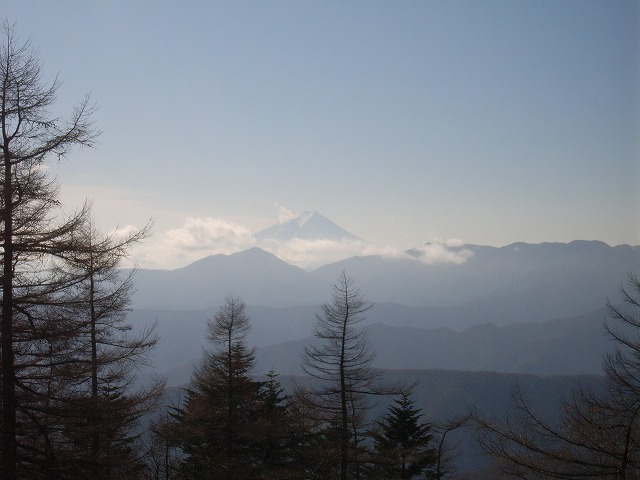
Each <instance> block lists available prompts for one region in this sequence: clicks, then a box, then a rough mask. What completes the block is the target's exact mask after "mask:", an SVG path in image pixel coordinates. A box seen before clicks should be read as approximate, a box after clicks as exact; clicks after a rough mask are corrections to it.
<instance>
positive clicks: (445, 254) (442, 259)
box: [412, 239, 473, 265]
mask: <svg viewBox="0 0 640 480" xmlns="http://www.w3.org/2000/svg"><path fill="white" fill-rule="evenodd" d="M463 247H464V243H463V242H462V241H461V240H458V239H451V240H446V241H444V242H431V243H426V244H424V245H421V246H419V247H416V248H413V249H412V254H413V255H412V256H414V257H415V258H417V259H418V260H419V261H421V262H422V263H426V264H428V265H431V264H437V263H454V264H458V265H460V264H463V263H465V262H466V261H467V260H469V259H470V258H471V257H473V252H472V251H471V250H469V249H467V248H463Z"/></svg>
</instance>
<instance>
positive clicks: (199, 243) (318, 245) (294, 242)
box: [122, 208, 473, 270]
mask: <svg viewBox="0 0 640 480" xmlns="http://www.w3.org/2000/svg"><path fill="white" fill-rule="evenodd" d="M290 214H291V212H289V211H288V210H286V209H284V208H281V209H280V220H281V221H283V219H286V218H288V217H289V215H290ZM285 221H286V220H285ZM122 230H123V232H122V233H125V232H126V233H131V232H133V231H134V230H135V227H133V226H131V225H127V226H126V227H124V228H123V229H122ZM254 246H258V247H260V248H262V249H263V250H265V251H267V252H270V253H272V254H274V255H276V256H277V257H278V258H280V259H282V260H284V261H285V262H287V263H290V264H292V265H296V266H298V267H300V268H304V269H307V270H312V269H314V268H317V267H320V266H322V265H326V264H328V263H332V262H338V261H340V260H344V259H346V258H349V257H353V256H367V255H380V256H385V257H389V258H406V259H412V260H414V261H419V262H422V263H425V264H440V263H452V264H462V263H465V262H466V261H467V260H468V259H469V258H471V257H472V256H473V252H471V251H470V250H469V249H466V248H464V244H463V242H462V241H460V240H457V239H452V240H446V241H438V242H432V243H427V244H425V245H422V246H420V247H416V248H414V249H412V250H411V253H410V254H408V253H407V252H405V251H403V250H400V249H397V248H393V247H384V246H380V245H375V244H372V243H369V242H366V241H364V240H359V239H358V240H353V239H342V240H329V239H318V240H304V239H300V238H293V239H290V240H286V241H281V240H275V239H270V240H265V241H263V242H260V243H257V242H256V239H255V238H254V236H253V234H252V233H251V232H250V230H249V229H248V228H246V227H244V226H243V225H239V224H236V223H233V222H229V221H227V220H225V219H222V218H212V217H204V218H197V217H189V218H187V219H185V221H184V223H183V224H182V226H180V227H179V228H174V229H170V230H166V231H164V232H154V234H153V236H152V237H151V238H149V239H146V240H145V241H143V242H142V244H140V245H137V246H135V247H134V249H133V250H132V259H133V261H135V262H136V263H137V264H138V265H139V266H140V267H143V268H169V269H171V268H179V267H184V266H186V265H188V264H190V263H193V262H195V261H197V260H200V259H201V258H204V257H206V256H209V255H216V254H224V255H229V254H232V253H236V252H240V251H242V250H246V249H247V248H251V247H254Z"/></svg>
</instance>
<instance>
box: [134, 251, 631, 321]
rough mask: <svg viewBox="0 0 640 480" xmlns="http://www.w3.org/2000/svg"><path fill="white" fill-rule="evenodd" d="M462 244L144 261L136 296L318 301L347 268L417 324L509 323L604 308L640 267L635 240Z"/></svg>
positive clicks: (167, 300)
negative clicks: (449, 248)
mask: <svg viewBox="0 0 640 480" xmlns="http://www.w3.org/2000/svg"><path fill="white" fill-rule="evenodd" d="M460 248H464V249H466V250H468V251H470V252H471V253H472V255H471V256H470V257H469V258H468V260H466V261H465V262H464V263H436V264H430V263H423V262H422V261H420V258H415V257H411V256H409V255H406V256H403V257H384V256H365V257H352V258H349V259H346V260H343V261H340V262H335V263H332V264H329V265H325V266H323V267H320V268H317V269H316V270H313V271H305V270H302V269H301V268H298V267H295V266H293V265H290V264H288V263H286V262H284V261H282V260H280V259H279V258H277V257H276V256H275V255H273V254H270V253H268V252H265V251H263V250H261V249H259V248H252V249H249V250H245V251H243V252H239V253H235V254H231V255H213V256H210V257H206V258H203V259H202V260H199V261H197V262H195V263H193V264H191V265H188V266H187V267H184V268H180V269H176V270H144V269H143V270H140V271H139V272H138V274H137V276H136V288H137V293H136V295H135V297H134V299H133V306H134V308H155V309H173V310H182V309H196V310H201V309H206V308H215V307H217V306H218V305H220V304H221V302H222V301H223V299H224V297H225V296H227V295H229V294H233V295H237V296H240V297H242V298H243V299H244V301H245V303H246V304H248V305H255V306H267V307H289V306H294V305H307V306H308V305H318V304H320V303H322V302H324V301H326V300H327V299H328V298H329V293H330V285H331V284H332V283H333V281H334V280H335V279H336V277H337V275H338V274H339V273H340V272H341V271H345V272H346V273H347V274H348V275H349V276H351V277H352V278H353V279H354V281H355V282H356V285H357V286H358V287H359V288H360V289H361V290H362V292H363V293H364V295H365V297H366V298H367V299H368V300H370V301H372V302H375V303H397V304H401V305H404V306H406V307H407V308H409V309H410V308H418V307H419V309H418V311H416V312H414V313H415V314H416V315H418V316H419V318H418V317H416V322H415V323H416V324H415V325H414V326H430V327H433V326H448V327H451V328H462V327H465V326H469V325H474V324H479V323H486V322H493V323H495V324H497V325H507V324H510V323H516V322H529V321H543V320H547V319H552V318H563V317H569V316H575V315H580V314H583V313H587V312H590V311H593V310H596V309H599V308H601V307H602V306H604V305H605V304H606V301H607V299H612V300H613V301H615V300H616V299H617V297H618V291H619V287H620V285H621V283H622V282H624V280H625V279H626V277H627V275H628V274H629V273H630V272H639V271H640V247H637V246H629V245H619V246H616V247H610V246H608V245H607V244H605V243H602V242H596V241H575V242H571V243H567V244H563V243H543V244H525V243H516V244H512V245H508V246H506V247H501V248H496V247H486V246H477V245H464V246H463V247H460ZM383 323H388V321H384V322H383Z"/></svg>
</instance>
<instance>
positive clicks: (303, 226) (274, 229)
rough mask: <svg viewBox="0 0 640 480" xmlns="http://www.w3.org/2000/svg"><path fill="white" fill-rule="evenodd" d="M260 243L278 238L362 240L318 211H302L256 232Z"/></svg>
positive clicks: (281, 240)
mask: <svg viewBox="0 0 640 480" xmlns="http://www.w3.org/2000/svg"><path fill="white" fill-rule="evenodd" d="M255 238H256V240H257V242H258V244H259V243H261V242H265V241H269V240H277V241H280V242H286V241H289V240H293V239H301V240H336V241H337V240H354V241H355V240H360V239H359V238H358V237H356V236H355V235H353V234H351V233H349V232H347V231H346V230H344V229H343V228H341V227H339V226H338V225H336V224H335V223H334V222H332V221H331V220H329V219H328V218H327V217H325V216H323V215H321V214H319V213H318V212H314V211H309V212H302V213H300V214H299V215H297V216H296V217H294V218H292V219H290V220H287V221H286V222H283V223H279V224H276V225H272V226H271V227H268V228H265V229H264V230H261V231H260V232H258V233H256V235H255Z"/></svg>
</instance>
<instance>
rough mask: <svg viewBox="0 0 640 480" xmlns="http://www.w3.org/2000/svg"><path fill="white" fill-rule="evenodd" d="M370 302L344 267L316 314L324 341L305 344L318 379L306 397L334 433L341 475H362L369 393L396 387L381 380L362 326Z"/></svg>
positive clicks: (309, 368)
mask: <svg viewBox="0 0 640 480" xmlns="http://www.w3.org/2000/svg"><path fill="white" fill-rule="evenodd" d="M369 308H370V304H368V303H367V302H365V300H364V297H363V295H362V293H361V292H360V290H359V289H358V288H356V287H355V285H354V282H353V280H352V279H351V278H349V277H348V276H347V275H346V273H344V272H342V274H341V275H340V276H339V277H338V280H337V281H336V283H335V284H334V285H333V288H332V299H331V301H330V302H328V303H325V304H324V305H323V306H322V313H321V314H319V315H317V322H316V329H315V337H316V338H317V339H318V340H319V344H318V345H312V346H310V347H308V348H306V349H305V352H304V355H303V363H302V368H303V370H304V371H305V372H306V373H307V374H308V375H310V376H312V377H313V378H315V379H316V380H317V381H318V382H317V386H314V387H313V388H311V390H310V395H304V398H305V401H306V402H307V403H308V404H309V407H310V408H311V410H315V412H316V419H317V420H321V421H322V422H323V423H324V427H325V428H323V430H324V431H323V434H325V435H332V436H333V437H334V441H333V444H334V445H336V446H337V449H338V451H337V452H336V453H335V455H334V459H333V463H334V465H336V466H337V468H338V471H337V473H336V476H337V477H338V478H340V480H346V479H347V478H348V476H349V475H350V472H351V473H352V474H353V476H355V477H356V478H359V476H360V465H361V460H362V459H361V458H360V456H361V443H362V440H363V438H364V437H363V433H364V431H365V425H366V422H367V418H366V414H367V412H368V410H369V409H370V406H369V404H368V403H367V395H370V394H383V393H390V392H391V391H390V390H388V389H384V388H381V387H380V385H378V382H377V380H378V378H379V376H380V373H379V372H378V371H376V370H374V369H373V368H372V366H371V364H372V362H373V359H374V353H373V352H372V351H371V350H370V349H369V346H368V343H367V340H366V336H365V332H364V331H363V330H362V329H360V328H359V324H360V323H361V322H362V321H363V320H364V318H365V317H364V314H365V313H366V312H367V310H369Z"/></svg>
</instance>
